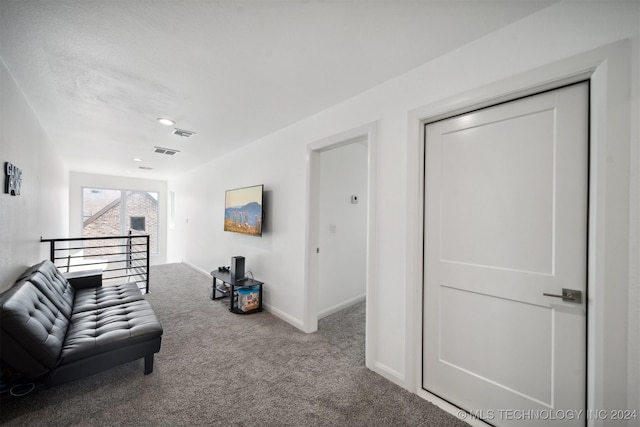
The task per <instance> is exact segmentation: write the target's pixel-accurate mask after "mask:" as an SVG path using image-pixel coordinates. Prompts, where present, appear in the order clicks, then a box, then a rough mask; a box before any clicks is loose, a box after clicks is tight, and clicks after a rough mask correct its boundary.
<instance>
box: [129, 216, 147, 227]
mask: <svg viewBox="0 0 640 427" xmlns="http://www.w3.org/2000/svg"><path fill="white" fill-rule="evenodd" d="M131 229H132V230H135V231H144V230H145V229H144V217H143V216H132V217H131Z"/></svg>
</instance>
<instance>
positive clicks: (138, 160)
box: [131, 157, 142, 162]
mask: <svg viewBox="0 0 640 427" xmlns="http://www.w3.org/2000/svg"><path fill="white" fill-rule="evenodd" d="M131 160H133V161H134V162H141V161H142V159H139V158H138V157H134V158H133V159H131Z"/></svg>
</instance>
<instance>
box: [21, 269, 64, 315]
mask: <svg viewBox="0 0 640 427" xmlns="http://www.w3.org/2000/svg"><path fill="white" fill-rule="evenodd" d="M22 280H26V281H29V282H31V283H33V284H34V285H35V286H36V287H37V288H38V289H39V290H40V292H42V293H43V294H44V295H46V296H47V298H48V299H49V301H51V302H52V303H54V304H55V305H56V307H58V309H59V310H60V311H61V312H62V313H64V315H65V316H66V317H67V318H70V317H71V313H72V312H73V304H74V302H73V300H74V297H75V290H74V289H73V286H71V284H70V283H69V281H68V280H67V279H66V278H65V277H64V276H63V275H62V273H61V272H60V270H58V269H57V268H56V266H55V265H54V264H53V263H52V262H51V261H49V260H46V261H42V262H41V263H39V264H36V265H34V266H33V267H30V268H29V269H27V270H26V271H25V272H24V273H22V275H21V276H20V277H19V278H18V281H22Z"/></svg>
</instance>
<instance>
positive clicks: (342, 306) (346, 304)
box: [318, 294, 367, 320]
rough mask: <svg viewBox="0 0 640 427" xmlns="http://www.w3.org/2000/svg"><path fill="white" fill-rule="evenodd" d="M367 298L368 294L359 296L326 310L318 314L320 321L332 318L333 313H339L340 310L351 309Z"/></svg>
mask: <svg viewBox="0 0 640 427" xmlns="http://www.w3.org/2000/svg"><path fill="white" fill-rule="evenodd" d="M366 297H367V295H366V294H362V295H358V296H357V297H355V298H351V299H348V300H346V301H343V302H341V303H339V304H336V305H334V306H332V307H329V308H325V309H324V310H322V311H319V312H318V320H320V319H322V318H323V317H327V316H330V315H332V314H333V313H337V312H338V311H340V310H344V309H345V308H347V307H351V306H352V305H354V304H357V303H359V302H361V301H364V300H365V299H366Z"/></svg>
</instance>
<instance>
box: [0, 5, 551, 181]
mask: <svg viewBox="0 0 640 427" xmlns="http://www.w3.org/2000/svg"><path fill="white" fill-rule="evenodd" d="M553 2H554V1H553V0H549V1H545V0H534V1H527V0H519V1H513V0H508V1H490V0H472V1H461V0H459V1H456V0H453V1H452V0H449V1H428V0H426V1H403V0H389V1H373V0H352V1H347V0H343V1H314V0H308V1H302V0H300V1H275V0H262V1H258V0H254V1H243V0H237V1H231V0H229V1H225V0H221V1H220V0H219V1H189V0H184V1H178V0H175V1H158V0H128V1H79V0H78V1H63V0H51V1H45V0H41V1H31V0H0V56H1V57H2V59H3V60H4V62H5V63H6V65H7V67H8V68H9V70H10V71H11V73H12V74H13V76H14V78H15V79H16V81H17V82H18V85H19V86H20V87H21V88H22V90H23V92H24V93H25V96H26V97H27V99H28V101H29V103H30V104H31V106H32V107H33V109H34V112H35V114H36V116H37V117H38V118H39V120H40V122H41V124H42V126H43V128H44V130H45V132H46V133H47V134H48V136H49V137H50V138H51V140H52V142H53V143H54V144H55V145H56V146H57V147H58V149H59V151H60V152H61V153H62V155H63V156H64V158H65V159H66V161H67V162H68V164H69V167H70V168H71V170H74V171H84V172H94V173H106V174H114V175H127V176H140V177H149V178H156V179H158V178H160V179H164V178H167V177H169V176H170V175H171V174H174V173H179V172H181V171H184V170H187V169H189V168H193V167H195V166H198V165H200V164H202V163H204V162H206V161H207V160H209V159H211V158H212V157H215V156H219V155H221V154H224V153H226V152H228V151H230V150H233V149H235V148H237V147H239V146H241V145H243V144H247V143H250V142H252V141H255V140H256V139H258V138H260V137H262V136H264V135H267V134H269V133H272V132H274V131H276V130H278V129H281V128H283V127H286V126H288V125H290V124H292V123H295V122H297V121H299V120H301V119H303V118H305V117H308V116H310V115H312V114H314V113H317V112H319V111H321V110H324V109H326V108H328V107H330V106H332V105H335V104H337V103H339V102H341V101H343V100H345V99H348V98H350V97H352V96H354V95H356V94H358V93H361V92H363V91H365V90H367V89H369V88H371V87H373V86H376V85H378V84H381V83H382V82H384V81H386V80H388V79H390V78H392V77H395V76H397V75H399V74H402V73H404V72H407V71H409V70H411V69H412V68H415V67H417V66H419V65H421V64H424V63H425V62H428V61H430V60H432V59H434V58H435V57H437V56H439V55H442V54H444V53H446V52H448V51H450V50H452V49H455V48H457V47H459V46H461V45H464V44H466V43H468V42H470V41H473V40H475V39H477V38H479V37H481V36H483V35H485V34H488V33H490V32H493V31H495V30H497V29H499V28H501V27H503V26H505V25H508V24H510V23H512V22H514V21H516V20H518V19H521V18H523V17H525V16H527V15H529V14H531V13H534V12H536V11H538V10H540V9H542V8H544V7H546V6H548V5H550V4H551V3H553ZM158 117H168V118H171V119H173V120H175V121H176V122H177V123H176V127H179V128H182V129H187V130H191V131H194V132H196V133H197V134H196V135H195V136H194V137H192V138H190V139H185V138H180V137H178V136H175V135H171V130H172V128H169V127H165V126H162V125H160V124H158V123H157V122H156V118H158ZM154 146H161V147H168V148H174V149H177V150H180V153H178V154H176V155H175V156H163V155H158V154H155V153H153V147H154ZM134 157H138V158H141V159H142V160H143V162H141V163H135V162H133V161H132V160H131V159H132V158H134ZM139 166H146V167H151V168H154V170H153V171H143V170H140V169H139V168H138V167H139Z"/></svg>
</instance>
